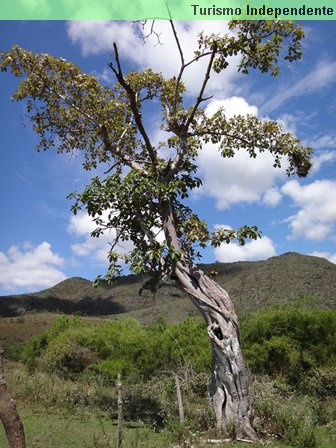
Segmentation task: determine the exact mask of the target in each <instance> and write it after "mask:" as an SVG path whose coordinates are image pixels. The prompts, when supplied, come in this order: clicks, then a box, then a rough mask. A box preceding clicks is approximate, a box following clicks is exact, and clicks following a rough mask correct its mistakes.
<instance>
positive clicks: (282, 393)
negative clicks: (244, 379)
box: [252, 377, 318, 448]
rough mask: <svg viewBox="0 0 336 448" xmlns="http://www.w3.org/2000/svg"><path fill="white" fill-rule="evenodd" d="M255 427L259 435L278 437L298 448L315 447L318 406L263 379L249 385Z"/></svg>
mask: <svg viewBox="0 0 336 448" xmlns="http://www.w3.org/2000/svg"><path fill="white" fill-rule="evenodd" d="M252 392H253V397H254V409H255V420H254V426H255V427H256V429H257V430H258V432H259V433H261V434H264V435H273V436H276V437H280V438H281V439H283V440H284V442H286V443H289V444H291V445H292V446H295V447H298V448H314V447H316V436H315V429H316V422H317V411H318V403H317V401H316V400H314V399H312V398H309V397H302V396H300V395H298V394H295V393H293V391H292V390H291V389H290V388H288V387H286V386H284V385H283V384H281V383H280V384H279V383H277V382H276V381H274V380H271V379H268V378H267V377H264V378H262V379H259V381H254V383H253V385H252Z"/></svg>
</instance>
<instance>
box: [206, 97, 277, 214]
mask: <svg viewBox="0 0 336 448" xmlns="http://www.w3.org/2000/svg"><path fill="white" fill-rule="evenodd" d="M219 107H224V109H225V113H226V116H227V117H228V118H230V117H232V116H234V115H238V114H240V115H247V114H253V115H257V113H258V109H257V107H256V106H253V105H250V104H248V103H247V101H246V100H245V99H244V98H240V97H231V98H228V99H226V100H222V101H218V100H215V101H212V102H211V103H210V104H209V106H208V107H207V109H206V113H207V114H209V115H212V114H213V113H214V112H215V111H216V110H217V109H218V108H219ZM198 163H199V167H200V176H201V178H202V181H203V187H202V189H201V193H203V194H207V195H208V196H211V197H212V198H214V199H215V201H216V206H217V208H218V209H225V208H228V207H230V205H232V204H234V203H238V202H247V203H252V202H257V201H260V200H261V199H262V197H263V196H264V195H266V196H264V198H265V199H264V200H265V201H266V202H267V203H268V204H270V203H271V202H272V203H273V205H275V203H276V202H277V201H278V202H279V200H280V193H275V191H274V190H272V188H273V185H274V183H275V182H276V180H277V179H280V178H283V177H284V171H285V167H284V168H283V169H275V168H273V163H274V159H273V156H272V155H271V154H269V153H266V152H265V153H261V154H258V156H257V158H256V159H251V158H250V156H249V154H248V153H247V152H246V151H245V150H242V151H238V152H237V153H236V155H235V157H233V158H226V159H224V158H223V157H222V156H221V155H220V154H219V152H218V147H217V145H213V144H206V145H204V147H203V149H202V151H200V153H199V157H198Z"/></svg>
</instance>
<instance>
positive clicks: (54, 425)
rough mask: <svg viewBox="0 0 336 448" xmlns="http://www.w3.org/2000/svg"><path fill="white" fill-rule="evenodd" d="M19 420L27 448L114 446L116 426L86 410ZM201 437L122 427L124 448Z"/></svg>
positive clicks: (164, 447)
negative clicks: (188, 437) (175, 436)
mask: <svg viewBox="0 0 336 448" xmlns="http://www.w3.org/2000/svg"><path fill="white" fill-rule="evenodd" d="M19 410H20V414H21V418H22V420H23V423H24V427H25V433H26V438H27V448H107V447H109V448H114V447H116V424H115V422H113V421H111V420H109V419H108V418H107V417H106V416H104V415H98V414H91V413H88V412H87V411H84V410H83V412H82V413H76V414H75V415H74V414H70V413H67V412H65V413H64V412H60V411H54V412H50V411H48V412H47V411H46V410H44V409H42V408H34V407H30V406H25V407H21V408H20V409H19ZM203 437H204V436H202V435H198V436H197V437H195V439H194V440H191V441H189V442H188V441H187V442H185V443H184V444H181V445H179V444H178V441H174V440H173V439H172V435H171V434H170V433H169V432H168V431H166V430H163V431H161V432H155V431H153V430H152V428H150V427H147V426H145V425H141V424H136V423H133V424H132V423H125V425H124V441H123V447H124V448H172V447H176V446H181V447H182V448H187V447H191V446H193V447H194V448H196V447H201V446H202V447H209V448H210V446H214V445H209V444H206V443H205V442H204V440H203ZM265 445H266V446H270V447H273V448H290V445H285V444H282V443H281V442H279V441H270V440H268V441H266V442H265V441H264V442H262V443H260V444H246V443H239V442H235V443H232V442H228V443H223V444H219V445H216V446H217V447H218V448H221V447H232V448H238V447H240V448H243V447H244V446H245V447H251V448H261V447H264V446H265ZM0 446H1V448H7V446H8V445H7V441H6V438H5V435H4V431H3V429H2V427H1V428H0ZM335 446H336V426H335V425H334V426H330V427H323V428H319V429H318V448H334V447H335Z"/></svg>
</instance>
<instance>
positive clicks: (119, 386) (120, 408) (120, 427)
mask: <svg viewBox="0 0 336 448" xmlns="http://www.w3.org/2000/svg"><path fill="white" fill-rule="evenodd" d="M117 392H118V398H117V404H118V428H117V448H121V447H122V442H123V395H122V384H121V375H120V373H118V378H117Z"/></svg>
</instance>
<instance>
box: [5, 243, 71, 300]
mask: <svg viewBox="0 0 336 448" xmlns="http://www.w3.org/2000/svg"><path fill="white" fill-rule="evenodd" d="M63 264H64V259H63V258H62V257H60V256H59V255H57V254H55V253H54V252H53V251H52V249H51V245H50V244H49V243H47V242H43V243H41V244H39V245H37V246H34V245H32V244H30V243H24V244H21V245H15V246H11V247H10V248H9V250H8V251H7V253H5V252H0V285H1V286H2V288H3V289H5V290H8V291H14V290H16V289H19V288H20V289H27V290H29V291H31V290H33V289H34V290H36V289H40V288H47V287H50V286H53V285H54V284H55V283H59V282H60V281H62V280H64V279H65V278H66V276H65V274H64V273H63V272H62V271H61V270H60V269H59V268H60V267H61V266H62V265H63Z"/></svg>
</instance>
